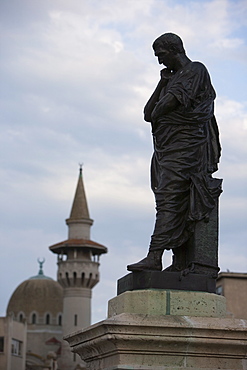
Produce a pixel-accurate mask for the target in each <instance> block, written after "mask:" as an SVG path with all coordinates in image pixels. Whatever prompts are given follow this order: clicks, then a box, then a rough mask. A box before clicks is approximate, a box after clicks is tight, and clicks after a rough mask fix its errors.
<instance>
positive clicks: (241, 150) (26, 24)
mask: <svg viewBox="0 0 247 370" xmlns="http://www.w3.org/2000/svg"><path fill="white" fill-rule="evenodd" d="M0 13H1V35H2V40H1V61H0V63H1V136H0V150H1V167H0V172H1V188H0V197H1V208H0V209H1V211H0V212H1V222H0V230H1V260H0V261H1V266H0V271H1V302H0V314H1V315H5V311H6V307H7V303H8V300H9V298H10V296H11V294H12V293H13V291H14V289H15V288H16V287H17V286H18V285H19V284H20V283H21V282H22V281H24V280H26V279H27V278H29V277H30V276H33V275H36V274H37V272H38V264H37V258H43V257H44V258H45V259H46V262H45V264H44V271H45V274H46V275H48V276H51V277H53V278H54V279H55V278H56V270H57V266H56V256H55V255H53V254H52V253H51V252H50V251H49V249H48V247H49V246H50V245H52V244H54V243H57V242H60V241H62V240H65V239H66V238H67V226H66V224H65V219H66V218H68V217H69V213H70V209H71V205H72V201H73V197H74V192H75V187H76V184H77V179H78V173H79V166H78V163H84V166H83V178H84V185H85V189H86V194H87V199H88V205H89V211H90V216H91V218H93V219H94V225H93V227H92V229H91V230H92V232H91V238H92V240H94V241H96V242H98V243H101V244H104V245H105V246H107V248H108V250H109V253H108V254H107V255H104V256H103V257H102V258H101V266H100V272H101V281H100V283H99V284H98V286H97V287H95V288H94V291H93V307H92V311H93V322H96V321H99V320H102V319H104V318H105V316H106V309H107V301H108V300H109V299H110V298H112V297H114V296H115V295H116V281H117V279H118V278H120V277H122V276H124V275H125V274H126V273H127V271H126V265H127V264H129V263H133V262H136V261H137V260H138V259H140V258H143V257H144V256H145V255H146V253H147V249H148V245H149V239H150V235H151V234H152V231H153V225H154V216H155V210H154V199H153V194H152V192H151V190H150V185H149V165H150V158H151V155H152V138H151V134H150V127H149V124H147V123H146V122H144V120H143V114H142V111H143V107H144V105H145V103H146V101H147V99H148V98H149V96H150V95H151V93H152V91H153V89H154V87H155V86H156V83H157V82H158V79H159V71H160V69H161V67H160V66H159V64H158V62H157V60H156V58H155V57H154V55H153V51H152V48H151V45H152V42H153V41H154V39H155V38H157V37H158V36H159V35H161V34H162V33H165V32H174V33H177V34H178V35H179V36H180V37H181V38H182V39H183V41H184V46H185V49H186V51H187V55H188V56H189V57H190V58H191V59H192V60H199V61H201V62H203V63H204V64H205V65H206V66H207V68H208V70H209V71H210V75H211V78H212V82H213V85H214V87H215V90H216V92H217V99H216V117H217V121H218V124H219V128H220V133H221V142H222V147H223V152H222V159H221V164H220V170H219V171H218V172H217V173H216V174H215V176H217V177H220V178H223V179H224V182H223V189H224V193H223V194H222V196H221V198H220V248H219V263H220V268H221V270H223V271H226V270H227V269H229V270H230V271H236V272H247V249H246V240H247V226H246V219H247V217H246V214H247V211H246V210H247V202H246V198H247V194H246V193H247V191H246V189H247V181H246V180H247V169H246V167H247V166H246V163H247V161H246V158H247V157H246V152H247V143H246V142H247V100H246V84H247V78H246V77H247V45H246V43H247V2H246V0H243V1H238V0H232V1H231V0H212V1H202V0H201V1H196V0H194V1H182V0H181V1H178V0H101V1H99V0H83V1H82V0H70V1H68V0H42V1H40V0H22V1H20V0H8V1H2V2H1V9H0ZM170 258H171V256H170V253H169V252H167V253H166V255H165V257H164V265H165V266H167V265H169V264H170Z"/></svg>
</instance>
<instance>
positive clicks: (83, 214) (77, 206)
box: [68, 165, 90, 221]
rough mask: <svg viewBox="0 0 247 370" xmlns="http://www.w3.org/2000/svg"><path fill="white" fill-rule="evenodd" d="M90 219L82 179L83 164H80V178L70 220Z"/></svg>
mask: <svg viewBox="0 0 247 370" xmlns="http://www.w3.org/2000/svg"><path fill="white" fill-rule="evenodd" d="M82 219H90V217H89V212H88V206H87V199H86V194H85V190H84V185H83V179H82V166H81V165H80V172H79V179H78V183H77V187H76V192H75V197H74V201H73V204H72V208H71V212H70V217H69V219H68V221H70V220H71V221H72V220H82Z"/></svg>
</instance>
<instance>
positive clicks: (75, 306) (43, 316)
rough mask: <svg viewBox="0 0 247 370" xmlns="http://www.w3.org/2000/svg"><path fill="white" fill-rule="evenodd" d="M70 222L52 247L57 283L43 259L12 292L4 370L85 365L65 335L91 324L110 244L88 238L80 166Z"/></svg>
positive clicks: (2, 330) (1, 349) (2, 325)
mask: <svg viewBox="0 0 247 370" xmlns="http://www.w3.org/2000/svg"><path fill="white" fill-rule="evenodd" d="M66 224H67V225H68V239H67V240H65V241H62V242H59V243H57V244H54V245H52V246H50V247H49V249H50V250H51V252H53V253H56V254H57V264H58V271H57V281H55V280H53V279H52V278H50V277H48V276H46V275H45V274H44V271H43V264H44V260H42V261H41V260H39V271H38V274H37V275H36V276H33V277H30V278H29V279H27V280H25V281H24V282H22V283H21V284H20V285H19V286H18V287H17V288H16V289H15V291H14V292H13V294H12V296H11V298H10V300H9V303H8V307H7V311H6V317H1V318H0V370H48V369H49V370H79V369H85V366H84V364H83V362H82V360H81V359H80V358H79V356H78V355H76V354H74V353H72V352H71V350H70V348H69V345H68V344H67V342H65V341H64V340H63V337H64V336H65V335H67V334H69V333H72V332H74V331H76V330H79V329H81V328H84V327H87V326H89V325H90V324H91V296H92V288H93V287H94V286H95V285H96V284H97V283H98V282H99V258H100V255H101V254H103V253H107V248H106V247H105V246H103V245H101V244H99V243H96V242H94V241H92V240H91V239H90V228H91V226H92V224H93V220H92V219H91V218H90V216H89V211H88V206H87V199H86V195H85V190H84V184H83V178H82V168H81V167H80V172H79V179H78V183H77V187H76V192H75V196H74V201H73V204H72V209H71V213H70V217H69V218H68V219H67V220H66Z"/></svg>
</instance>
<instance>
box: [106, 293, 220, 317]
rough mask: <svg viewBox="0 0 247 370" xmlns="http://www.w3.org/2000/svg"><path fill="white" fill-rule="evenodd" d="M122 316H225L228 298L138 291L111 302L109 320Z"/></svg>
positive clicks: (211, 295)
mask: <svg viewBox="0 0 247 370" xmlns="http://www.w3.org/2000/svg"><path fill="white" fill-rule="evenodd" d="M122 313H137V314H146V315H151V316H154V315H155V316H160V315H179V316H181V315H182V316H183V315H189V316H200V317H203V316H204V317H225V316H226V299H225V297H223V296H220V295H217V294H212V293H202V292H186V291H179V290H157V289H154V290H135V291H132V292H125V293H122V294H120V295H119V296H117V297H114V298H113V299H111V300H110V301H109V302H108V317H111V316H115V315H119V314H122Z"/></svg>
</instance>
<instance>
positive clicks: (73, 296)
mask: <svg viewBox="0 0 247 370" xmlns="http://www.w3.org/2000/svg"><path fill="white" fill-rule="evenodd" d="M66 224H67V225H68V229H69V230H68V239H67V240H65V241H63V242H60V243H58V244H54V245H52V246H50V250H51V251H52V252H53V253H56V254H57V255H58V263H57V264H58V272H57V280H58V282H59V283H60V284H61V285H62V287H63V289H64V298H63V323H62V326H63V335H64V336H65V335H67V334H70V333H72V332H75V331H77V330H79V329H82V328H85V327H87V326H89V325H90V324H91V296H92V288H93V287H94V286H95V285H96V284H97V283H98V282H99V256H100V255H101V254H102V253H107V248H106V247H104V246H103V245H101V244H98V243H96V242H94V241H92V240H91V239H90V228H91V226H92V224H93V220H92V219H91V218H90V217H89V211H88V206H87V200H86V195H85V190H84V185H83V179H82V167H81V166H80V172H79V179H78V183H77V188H76V192H75V197H74V201H73V205H72V209H71V213H70V217H69V218H68V219H67V220H66ZM61 358H62V363H61V365H60V368H61V369H63V370H70V369H71V370H72V369H74V368H75V366H76V364H77V363H80V361H79V358H76V357H75V355H74V354H72V353H71V351H70V349H69V346H68V344H67V343H66V342H64V346H63V347H62V356H61Z"/></svg>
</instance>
